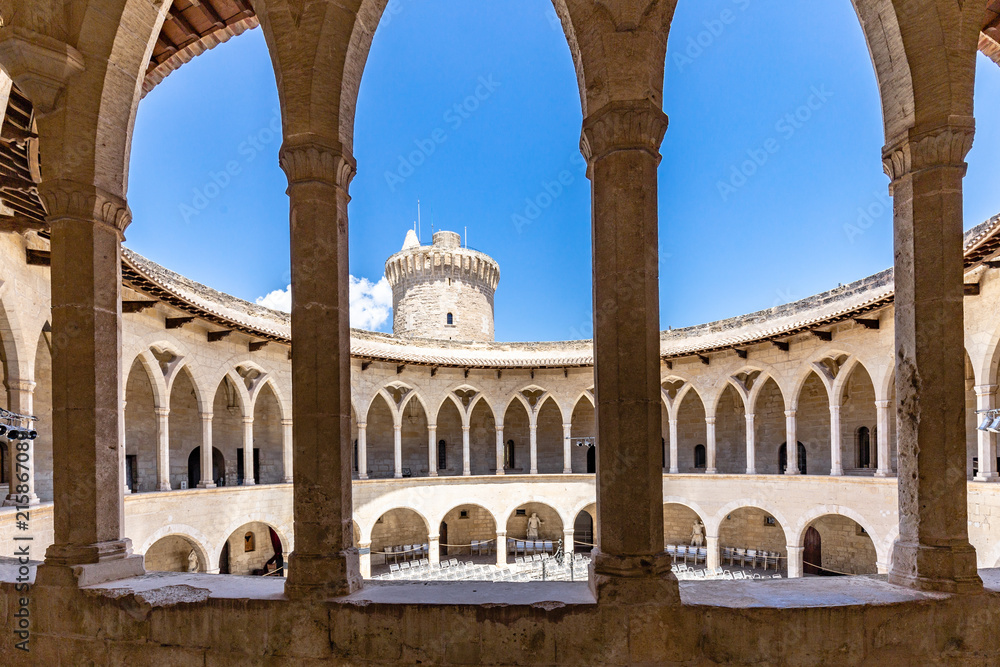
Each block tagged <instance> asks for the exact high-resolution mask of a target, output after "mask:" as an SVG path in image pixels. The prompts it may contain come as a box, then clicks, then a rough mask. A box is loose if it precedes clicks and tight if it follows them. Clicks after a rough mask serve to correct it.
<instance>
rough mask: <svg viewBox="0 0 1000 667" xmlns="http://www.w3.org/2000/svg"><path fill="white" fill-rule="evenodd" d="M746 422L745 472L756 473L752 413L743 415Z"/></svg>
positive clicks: (755, 442)
mask: <svg viewBox="0 0 1000 667" xmlns="http://www.w3.org/2000/svg"><path fill="white" fill-rule="evenodd" d="M743 418H744V420H745V421H746V423H747V474H748V475H756V474H757V430H756V428H754V415H753V413H752V412H751V413H750V414H745V415H743Z"/></svg>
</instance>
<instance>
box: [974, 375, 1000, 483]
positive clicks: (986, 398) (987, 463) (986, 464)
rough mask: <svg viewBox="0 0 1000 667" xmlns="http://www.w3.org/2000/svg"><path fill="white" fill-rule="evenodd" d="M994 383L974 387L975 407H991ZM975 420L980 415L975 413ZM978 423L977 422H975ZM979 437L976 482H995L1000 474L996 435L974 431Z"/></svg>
mask: <svg viewBox="0 0 1000 667" xmlns="http://www.w3.org/2000/svg"><path fill="white" fill-rule="evenodd" d="M996 389H997V386H996V385H995V384H981V385H979V386H977V387H976V409H977V410H990V409H992V408H993V394H994V392H995V391H996ZM976 418H977V420H981V419H982V416H980V415H976ZM977 425H978V424H977ZM976 436H977V437H978V438H979V473H978V474H977V475H976V481H977V482H997V481H1000V474H997V441H996V437H995V436H994V435H993V434H992V433H990V432H989V431H979V430H977V431H976Z"/></svg>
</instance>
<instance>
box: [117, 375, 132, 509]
mask: <svg viewBox="0 0 1000 667" xmlns="http://www.w3.org/2000/svg"><path fill="white" fill-rule="evenodd" d="M122 393H123V394H124V392H122ZM125 405H126V401H125V400H124V399H122V407H121V411H122V414H121V418H120V419H119V420H118V427H119V428H120V429H121V433H120V435H119V438H118V440H119V442H121V443H122V456H121V459H120V461H119V467H120V468H121V470H119V479H121V481H122V494H123V495H126V496H127V495H129V494H131V493H132V489H130V488H129V485H128V475H127V473H126V472H125V464H126V453H127V452H128V440H127V439H126V438H125Z"/></svg>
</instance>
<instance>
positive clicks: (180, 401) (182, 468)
mask: <svg viewBox="0 0 1000 667" xmlns="http://www.w3.org/2000/svg"><path fill="white" fill-rule="evenodd" d="M169 396H170V402H169V408H170V413H169V414H168V415H167V428H168V442H169V451H170V453H169V457H170V486H171V488H174V489H178V488H180V487H181V482H184V483H185V484H186V483H187V479H188V456H189V455H190V453H191V451H192V450H193V449H194V448H195V447H199V446H201V444H202V420H201V414H202V410H203V408H202V405H203V399H202V397H201V395H200V394H199V388H198V385H197V384H196V383H195V381H194V377H193V375H192V373H191V370H190V368H188V367H187V366H186V365H185V366H181V367H180V369H178V371H177V373H176V375H175V376H174V378H173V381H172V382H171V383H170V393H169Z"/></svg>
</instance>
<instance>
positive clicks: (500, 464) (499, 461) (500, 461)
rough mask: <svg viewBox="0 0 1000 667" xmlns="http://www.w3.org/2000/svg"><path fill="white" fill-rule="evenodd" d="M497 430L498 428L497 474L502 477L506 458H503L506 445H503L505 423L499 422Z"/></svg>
mask: <svg viewBox="0 0 1000 667" xmlns="http://www.w3.org/2000/svg"><path fill="white" fill-rule="evenodd" d="M496 428H497V474H498V475H502V474H503V459H504V456H503V450H504V443H503V423H502V422H497V426H496Z"/></svg>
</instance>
